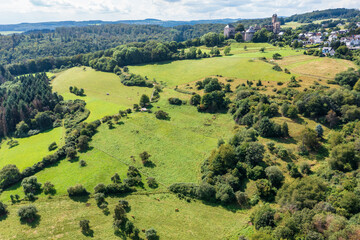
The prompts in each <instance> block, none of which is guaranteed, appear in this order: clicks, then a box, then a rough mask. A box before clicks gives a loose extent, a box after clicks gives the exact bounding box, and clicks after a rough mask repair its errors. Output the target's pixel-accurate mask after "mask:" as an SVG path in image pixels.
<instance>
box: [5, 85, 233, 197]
mask: <svg viewBox="0 0 360 240" xmlns="http://www.w3.org/2000/svg"><path fill="white" fill-rule="evenodd" d="M170 96H177V97H179V98H181V99H183V100H187V99H188V98H189V95H186V94H181V93H178V92H175V91H174V90H169V89H165V91H164V92H163V93H162V94H161V98H160V101H159V102H158V103H155V104H154V110H155V109H158V107H159V109H162V110H164V111H166V112H168V113H169V115H170V117H171V119H170V120H169V121H164V120H158V119H156V118H155V115H154V114H149V113H133V114H131V115H129V118H128V119H124V120H123V123H124V124H121V125H116V126H115V128H114V129H109V128H108V127H107V125H106V124H104V125H102V126H101V127H100V128H99V132H98V133H97V134H96V135H95V136H94V137H93V141H92V142H91V146H92V147H93V148H92V150H91V151H88V152H86V153H81V154H79V159H83V160H85V161H86V162H87V164H88V165H87V166H86V167H80V166H79V163H78V162H69V161H66V160H64V161H62V162H60V163H59V164H58V165H57V166H54V167H50V168H46V169H45V170H43V171H41V172H40V173H38V174H36V176H37V178H38V180H39V182H42V183H44V182H46V181H51V182H52V183H53V184H55V186H56V188H57V193H58V194H59V195H65V194H66V193H67V192H66V189H67V188H68V187H69V186H73V185H75V184H77V183H82V184H84V186H85V187H86V188H87V189H89V190H91V191H92V189H93V188H94V186H95V185H96V184H98V183H101V182H104V183H110V178H111V176H112V175H113V174H114V173H115V172H118V173H119V174H120V176H121V178H125V177H126V171H127V168H128V166H129V165H135V166H137V167H138V168H139V169H140V170H141V171H142V172H143V175H144V179H146V177H147V176H152V177H155V178H156V179H157V181H158V182H159V183H161V184H163V185H161V186H162V187H167V186H169V185H171V184H172V183H175V182H197V181H198V180H199V177H200V173H199V170H200V165H201V163H202V162H203V161H204V160H205V158H206V157H207V156H208V155H209V154H210V152H211V150H212V149H214V148H215V147H216V146H217V142H218V140H219V139H220V138H224V139H225V140H227V139H228V138H229V137H230V136H231V135H232V132H233V127H234V122H233V120H232V119H231V116H230V115H228V114H216V115H212V114H203V113H199V112H197V110H196V108H195V107H193V106H190V105H183V106H172V105H170V104H169V103H168V101H167V98H169V97H170ZM143 151H147V152H149V153H150V154H151V155H152V156H151V160H152V161H153V163H154V164H155V167H152V168H145V167H143V166H142V164H141V161H140V157H139V154H140V153H141V152H143ZM131 156H135V158H136V161H135V162H133V161H132V160H131V158H130V157H131ZM10 194H19V195H20V196H23V193H22V189H21V187H20V186H19V185H18V186H14V187H13V188H12V189H9V191H5V192H4V193H3V194H2V196H1V199H4V200H8V199H9V195H10Z"/></svg>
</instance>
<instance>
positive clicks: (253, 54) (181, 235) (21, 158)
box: [0, 43, 347, 240]
mask: <svg viewBox="0 0 360 240" xmlns="http://www.w3.org/2000/svg"><path fill="white" fill-rule="evenodd" d="M244 46H246V47H247V48H246V50H245V49H244ZM262 47H265V48H266V49H265V52H264V53H262V52H260V51H259V50H260V48H262ZM204 49H205V50H206V51H208V50H209V49H208V48H204ZM274 53H280V54H281V55H282V56H283V57H284V59H283V60H280V61H277V63H279V65H280V66H281V67H288V68H289V69H290V70H291V71H294V74H295V75H296V76H305V75H306V74H308V75H310V74H313V72H311V71H312V70H311V68H309V66H310V65H314V66H315V68H316V69H317V72H316V73H314V74H318V75H321V76H324V77H329V76H330V77H332V76H333V75H334V74H335V73H336V72H338V71H340V68H341V69H342V68H345V66H347V64H346V63H347V62H346V61H341V60H339V61H340V62H339V63H340V64H339V66H341V67H340V68H339V69H338V68H336V69H335V70H330V69H331V66H332V65H333V64H334V62H333V61H338V60H333V59H330V60H329V59H327V58H326V59H325V58H321V59H320V58H315V57H310V56H304V55H303V53H302V52H301V51H296V50H292V49H290V48H278V47H274V46H272V45H269V44H255V43H234V44H232V54H231V55H230V56H226V57H225V56H222V57H214V58H207V59H199V60H183V61H173V62H161V63H156V64H147V65H137V66H130V67H129V69H130V72H131V73H136V74H140V75H142V76H147V77H148V78H149V79H153V78H155V79H156V80H157V82H160V81H162V82H164V83H165V88H164V89H163V92H161V93H160V96H161V97H160V99H159V101H158V102H155V103H152V107H151V110H152V111H153V112H155V111H158V110H164V111H165V112H167V113H168V114H169V116H170V119H169V120H158V119H156V117H155V115H154V114H153V113H140V112H135V113H131V114H129V115H128V117H123V118H122V119H121V120H120V122H119V124H115V126H114V128H113V129H109V127H108V125H107V124H102V125H101V126H100V127H99V128H98V132H97V133H96V134H95V135H94V136H93V138H92V141H91V142H90V150H89V151H87V152H85V153H79V154H78V156H79V158H78V160H76V161H72V162H70V161H67V160H62V161H61V162H59V163H58V164H56V165H54V166H51V167H48V168H45V169H44V170H42V171H40V172H39V173H37V174H36V175H35V176H36V177H37V179H38V181H39V182H40V183H45V182H47V181H50V182H51V183H53V184H54V185H55V188H56V194H55V195H54V196H51V197H48V196H46V195H44V194H43V193H40V194H39V195H37V196H38V197H39V199H38V200H36V201H35V202H34V203H33V204H34V205H36V207H37V208H38V210H39V214H40V215H41V218H40V220H39V221H38V222H35V223H33V224H32V225H28V224H21V223H20V221H19V218H18V216H17V214H16V213H17V210H18V209H19V207H20V206H22V205H25V204H29V202H25V201H23V202H21V203H19V204H14V205H12V204H11V203H10V195H11V194H12V195H14V194H19V195H20V197H21V198H23V197H24V193H23V189H22V187H21V186H20V183H18V184H16V185H14V186H12V187H11V188H9V189H7V190H6V191H4V192H3V193H2V194H1V196H0V200H1V201H4V202H5V203H6V204H8V205H9V211H10V215H9V216H7V218H6V219H0V229H8V230H7V231H0V239H46V238H48V239H86V237H85V236H84V235H83V234H82V233H81V232H80V229H79V225H78V224H79V221H80V220H81V219H89V220H90V225H91V228H92V230H94V236H93V239H119V236H116V235H114V231H113V228H112V222H113V218H112V211H113V209H114V207H115V205H116V203H117V201H118V200H119V198H115V197H114V198H112V197H108V198H107V199H106V200H107V201H108V202H109V209H110V210H111V213H110V214H109V215H104V213H102V211H101V209H99V208H98V207H97V206H96V203H95V200H94V199H93V198H92V196H90V198H89V199H87V201H74V200H71V199H70V198H69V197H68V196H67V188H68V187H70V186H74V185H76V184H82V185H84V187H85V188H86V189H87V190H88V191H89V192H91V193H93V189H94V187H95V186H96V185H97V184H98V183H105V184H109V183H110V178H111V176H113V175H114V173H119V175H120V177H121V179H124V178H126V173H127V169H128V167H129V165H133V166H136V167H137V168H138V169H139V170H140V172H141V174H142V177H143V182H144V188H137V192H135V193H133V194H129V195H127V196H124V198H125V199H126V200H128V201H129V203H130V205H131V211H130V212H129V213H128V216H129V218H131V221H133V222H134V224H135V226H136V227H138V228H139V229H141V230H142V229H148V228H150V227H154V228H155V229H156V230H157V231H158V234H159V236H160V239H179V240H182V239H200V240H201V239H204V240H205V239H237V238H238V235H239V233H240V232H241V234H245V235H247V234H248V233H250V232H251V231H252V227H248V225H247V222H248V221H249V212H248V210H239V209H233V208H224V207H222V206H217V205H212V204H208V203H202V202H200V201H194V200H192V201H190V202H187V201H185V200H180V199H178V198H177V197H176V196H175V195H173V194H170V193H169V192H168V190H167V187H168V186H169V185H171V184H173V183H176V182H190V183H197V182H198V181H199V179H200V177H201V173H200V169H201V164H202V163H203V161H204V160H205V159H206V158H207V157H208V156H209V155H210V154H211V150H212V149H214V148H216V146H217V144H218V141H219V139H224V140H225V141H227V140H228V139H229V138H230V137H231V136H232V135H233V133H234V131H235V128H236V125H235V123H234V120H233V119H232V117H231V115H230V114H209V113H199V112H198V111H197V109H196V107H194V106H190V104H188V101H189V99H190V97H191V95H189V94H183V93H179V92H177V91H175V90H173V88H174V87H175V86H177V85H183V84H187V83H192V82H194V81H197V80H200V79H202V78H204V77H207V76H213V75H222V76H224V77H228V78H238V79H248V80H259V79H261V80H263V81H288V80H289V79H290V76H291V75H289V74H285V73H284V72H277V71H275V70H273V69H272V67H273V65H272V64H270V63H266V62H264V61H261V60H258V58H260V57H266V58H267V59H271V58H272V55H273V54H274ZM329 71H331V75H329V76H328V75H326V74H327V73H328V72H329ZM54 76H55V78H54V79H53V80H52V87H53V90H54V91H55V92H58V93H59V94H61V95H62V96H63V97H64V98H65V99H66V100H69V99H78V98H80V99H83V100H84V101H86V103H87V108H88V109H89V110H90V111H91V114H90V116H89V118H88V119H87V120H86V121H87V122H91V121H94V120H97V119H101V118H102V117H104V116H106V115H114V114H117V113H118V111H119V110H124V109H126V108H132V107H133V104H134V103H138V102H139V99H140V96H141V95H142V94H147V95H149V96H150V95H151V93H152V91H153V89H151V88H141V87H126V86H124V85H123V84H122V83H121V82H120V79H119V77H118V76H116V75H115V74H113V73H104V72H98V71H95V70H93V69H91V68H89V67H75V68H71V69H68V70H66V71H63V72H60V73H56V74H55V75H54ZM316 79H318V78H316ZM304 82H305V81H304ZM274 85H276V84H274ZM70 86H76V87H77V88H83V89H84V90H85V94H86V96H84V97H78V96H76V95H74V94H71V93H70V92H69V87H70ZM275 87H276V86H275ZM170 97H178V98H180V99H181V100H184V101H185V102H187V104H184V105H181V106H175V105H170V104H169V103H168V98H170ZM275 121H277V122H279V123H282V122H283V121H287V122H288V124H289V126H290V134H291V136H295V139H296V136H297V135H299V131H300V130H299V129H302V128H303V127H304V125H302V124H300V123H297V122H294V121H292V120H291V121H290V120H289V119H287V118H283V117H279V118H275ZM304 122H307V123H308V125H310V126H311V127H314V126H315V122H313V121H309V120H307V119H304ZM325 131H326V134H327V133H328V129H326V128H325ZM64 134H65V133H64V129H63V128H56V129H53V130H51V131H48V132H45V133H41V134H38V135H36V136H33V137H29V138H24V139H16V140H18V141H19V146H16V147H14V148H12V149H8V146H7V145H6V142H3V143H2V145H1V149H0V167H3V166H4V165H6V164H15V165H17V166H18V167H19V169H20V170H23V169H24V168H26V167H28V166H31V165H32V164H34V163H36V162H38V161H40V160H41V159H42V157H44V156H46V155H48V154H50V152H49V151H48V149H47V148H48V146H49V144H50V143H51V142H54V141H55V142H57V143H58V144H59V143H61V142H62V140H63V137H64ZM260 141H261V142H262V143H265V142H268V141H269V140H268V139H262V138H261V139H260ZM281 144H283V145H284V146H286V147H288V148H295V146H296V145H295V144H294V143H293V142H292V143H281ZM143 151H147V152H148V153H149V154H150V155H151V157H150V160H151V161H152V162H153V166H151V167H144V166H143V165H142V163H141V160H140V157H139V154H140V153H141V152H143ZM80 160H85V161H86V163H87V165H86V166H85V167H81V166H80V165H79V161H80ZM281 164H283V166H281V167H283V168H285V167H286V166H285V165H284V164H285V162H282V163H281ZM147 177H154V178H155V179H156V180H157V182H158V183H159V188H157V189H150V188H149V187H148V186H147V184H146V178H147ZM251 184H254V183H253V182H250V183H249V185H251ZM254 188H255V187H254V186H253V187H249V191H252V190H253V189H254ZM82 200H84V199H82ZM175 209H179V211H175ZM141 235H142V237H145V236H144V233H141Z"/></svg>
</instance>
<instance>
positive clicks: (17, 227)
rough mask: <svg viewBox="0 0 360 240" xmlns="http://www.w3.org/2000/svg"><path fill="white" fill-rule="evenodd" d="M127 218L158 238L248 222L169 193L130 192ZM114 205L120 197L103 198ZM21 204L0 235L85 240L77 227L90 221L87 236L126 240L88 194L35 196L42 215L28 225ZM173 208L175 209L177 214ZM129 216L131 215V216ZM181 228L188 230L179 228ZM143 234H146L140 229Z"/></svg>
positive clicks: (203, 235)
mask: <svg viewBox="0 0 360 240" xmlns="http://www.w3.org/2000/svg"><path fill="white" fill-rule="evenodd" d="M126 200H127V201H129V204H130V206H131V210H130V212H129V213H128V217H129V218H130V219H131V221H132V222H133V223H134V224H135V226H136V227H137V228H139V229H140V231H141V230H142V229H149V228H151V227H153V228H155V229H156V230H157V232H158V235H159V236H160V239H179V240H182V239H199V240H206V239H219V240H220V239H224V237H231V236H233V235H236V234H237V233H238V231H239V230H241V229H243V228H244V226H246V223H247V222H248V220H249V219H248V213H247V212H246V211H236V212H235V211H233V210H232V209H229V210H228V209H225V208H222V207H219V206H213V205H207V204H203V203H202V202H199V201H192V202H190V203H188V202H186V201H184V200H179V199H178V198H176V197H175V196H174V195H172V194H167V193H166V194H151V195H142V194H141V195H129V196H127V197H126ZM107 201H108V203H109V208H110V209H114V207H115V205H116V203H117V202H118V198H107ZM22 205H24V204H16V205H12V206H9V209H10V214H9V215H8V217H7V218H6V219H2V221H0V228H1V229H7V230H6V231H0V239H89V238H90V237H86V236H84V235H83V234H82V233H81V231H80V229H79V221H80V220H81V219H89V220H90V226H91V229H92V230H93V231H94V235H93V237H91V239H125V238H121V237H119V236H116V235H114V230H113V227H112V222H113V217H112V213H111V214H109V215H104V214H103V213H102V211H101V209H99V208H98V207H97V205H96V203H95V200H94V199H92V198H90V199H89V200H88V201H87V203H85V202H79V201H73V200H70V199H69V198H67V197H54V198H52V199H39V200H37V201H36V202H35V205H36V207H37V209H38V211H39V215H40V216H41V218H40V219H39V220H38V221H36V222H34V223H33V224H31V225H28V224H22V223H21V222H20V221H19V218H18V216H17V214H16V212H17V210H18V209H19V208H20V206H22ZM175 209H179V211H178V212H176V211H175ZM132 216H133V217H132ZM182 229H186V230H183V231H182ZM140 236H141V237H142V238H145V234H144V233H142V232H141V233H140Z"/></svg>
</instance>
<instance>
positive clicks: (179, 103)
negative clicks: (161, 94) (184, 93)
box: [168, 97, 182, 105]
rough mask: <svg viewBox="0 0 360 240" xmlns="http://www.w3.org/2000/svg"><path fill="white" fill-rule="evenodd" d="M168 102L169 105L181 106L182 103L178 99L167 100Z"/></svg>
mask: <svg viewBox="0 0 360 240" xmlns="http://www.w3.org/2000/svg"><path fill="white" fill-rule="evenodd" d="M168 101H169V103H170V104H171V105H181V104H182V101H181V100H180V99H179V98H173V97H172V98H169V99H168Z"/></svg>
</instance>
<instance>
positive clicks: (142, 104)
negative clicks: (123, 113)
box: [139, 94, 150, 107]
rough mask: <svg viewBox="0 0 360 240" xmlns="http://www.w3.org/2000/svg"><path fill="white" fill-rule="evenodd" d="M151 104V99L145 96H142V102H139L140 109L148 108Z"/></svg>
mask: <svg viewBox="0 0 360 240" xmlns="http://www.w3.org/2000/svg"><path fill="white" fill-rule="evenodd" d="M149 104H150V98H149V97H148V96H147V95H145V94H143V95H141V98H140V102H139V105H140V107H146V106H148V105H149Z"/></svg>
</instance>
